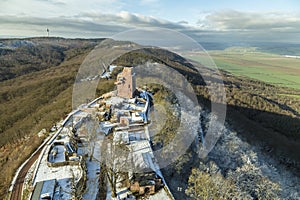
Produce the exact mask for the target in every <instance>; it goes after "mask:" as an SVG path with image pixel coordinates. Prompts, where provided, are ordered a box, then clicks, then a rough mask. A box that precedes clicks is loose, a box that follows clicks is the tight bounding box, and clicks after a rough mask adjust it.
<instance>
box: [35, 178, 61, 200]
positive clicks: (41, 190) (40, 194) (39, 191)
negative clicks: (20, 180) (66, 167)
mask: <svg viewBox="0 0 300 200" xmlns="http://www.w3.org/2000/svg"><path fill="white" fill-rule="evenodd" d="M55 186H56V179H52V180H47V181H41V182H37V183H36V185H35V187H34V191H33V193H32V196H31V200H43V199H53V196H54V192H55Z"/></svg>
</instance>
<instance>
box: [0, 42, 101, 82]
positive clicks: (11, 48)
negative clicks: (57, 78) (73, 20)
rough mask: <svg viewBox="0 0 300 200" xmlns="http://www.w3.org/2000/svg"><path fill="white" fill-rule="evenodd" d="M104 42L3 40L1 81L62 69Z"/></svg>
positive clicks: (0, 43) (0, 53)
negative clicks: (64, 63) (84, 52)
mask: <svg viewBox="0 0 300 200" xmlns="http://www.w3.org/2000/svg"><path fill="white" fill-rule="evenodd" d="M100 41H101V39H94V40H84V39H72V40H71V39H64V38H29V39H2V40H0V66H1V67H0V81H4V80H8V79H12V78H16V77H18V76H21V75H25V74H28V73H32V72H36V71H41V70H43V69H47V68H50V67H54V66H58V65H59V64H61V63H62V62H64V61H65V60H69V59H71V58H72V57H73V56H75V55H76V54H80V53H82V52H83V51H84V50H86V49H89V48H92V47H94V46H95V45H96V44H98V43H99V42H100Z"/></svg>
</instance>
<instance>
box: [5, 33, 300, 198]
mask: <svg viewBox="0 0 300 200" xmlns="http://www.w3.org/2000/svg"><path fill="white" fill-rule="evenodd" d="M100 41H101V40H69V39H61V38H32V39H26V40H2V41H0V42H1V45H0V50H1V54H0V62H1V71H0V73H1V77H4V78H2V79H1V80H0V81H1V82H0V88H1V90H0V102H1V104H0V111H1V113H0V121H1V125H0V134H1V138H2V139H1V143H0V155H1V156H0V157H1V161H0V168H1V169H2V173H1V175H0V184H1V185H0V189H1V190H0V198H1V199H3V197H4V195H5V194H6V191H7V189H8V187H9V183H10V181H11V179H12V176H13V173H14V172H15V170H16V169H17V167H18V165H20V164H21V163H22V162H23V161H24V160H25V159H26V158H27V157H28V156H29V155H30V154H31V152H32V151H33V150H34V149H35V148H36V147H37V146H38V145H39V144H40V143H41V142H42V138H38V137H37V135H36V133H37V132H39V131H40V130H41V129H43V128H46V129H47V130H48V131H49V129H50V128H51V127H52V126H53V125H54V124H55V123H56V122H57V121H59V120H60V119H61V118H62V117H64V116H65V115H66V114H67V113H69V112H70V111H71V103H72V86H73V83H74V80H75V76H76V74H77V71H78V69H79V66H80V65H81V63H82V62H83V60H84V58H85V56H86V55H87V54H88V53H89V52H90V51H91V50H92V49H93V48H94V46H95V45H97V44H98V42H100ZM147 61H152V62H158V63H161V64H164V65H167V66H169V67H172V68H173V69H175V70H177V71H178V72H180V73H182V74H183V75H184V76H186V77H187V78H188V80H189V81H190V82H191V83H192V84H193V87H194V89H195V91H196V93H197V95H198V99H199V102H200V104H201V105H203V107H204V108H205V109H204V110H205V113H208V112H209V107H210V97H209V94H208V92H207V90H206V89H205V84H204V83H203V81H202V79H201V78H199V74H197V73H196V72H195V71H194V69H193V66H192V65H191V64H189V63H188V62H187V61H186V60H185V59H184V58H182V57H180V56H178V55H176V54H173V53H170V52H167V51H165V50H159V49H143V50H137V51H133V52H131V53H128V54H125V55H124V56H122V57H120V58H119V59H117V60H115V61H114V64H116V65H123V66H127V65H130V66H131V65H137V64H142V63H145V62H147ZM2 66H3V67H2ZM202 70H203V71H202V72H201V74H202V75H203V76H210V75H211V74H212V71H211V70H210V69H208V68H203V69H202ZM115 74H116V73H115ZM115 74H114V76H115ZM222 74H223V78H224V83H225V87H226V92H227V98H228V107H227V109H228V111H227V120H226V121H227V124H228V126H229V127H230V128H231V129H232V130H234V131H236V132H237V135H238V136H239V137H240V138H242V139H243V140H244V141H246V142H249V143H250V144H251V145H258V146H260V147H261V149H262V152H264V153H266V155H268V156H270V157H272V158H274V159H276V160H278V161H279V162H280V163H281V164H282V165H284V166H286V167H287V168H288V169H289V170H291V171H292V172H295V173H297V172H298V173H299V171H297V169H298V168H299V163H300V157H299V154H298V153H297V152H299V151H300V145H299V144H300V135H299V134H300V113H299V112H300V108H299V105H300V98H298V96H299V95H300V92H299V90H297V89H293V88H286V87H281V86H273V85H271V84H267V83H264V82H262V81H259V80H255V79H250V78H246V77H240V76H236V75H234V74H231V73H229V72H227V71H222ZM113 82H114V81H113V80H101V81H100V83H99V86H98V90H97V93H98V95H100V94H103V93H105V92H108V91H110V90H112V89H113V87H114V85H113ZM160 90H163V89H162V88H160V89H156V90H155V91H156V94H155V95H160V97H161V98H166V99H167V97H164V93H163V94H159V92H157V91H160ZM203 123H205V121H203ZM170 124H172V122H170ZM165 130H166V131H165V132H162V134H161V135H160V138H159V139H160V140H162V141H164V140H165V141H166V143H167V141H168V140H170V138H172V137H173V135H172V133H171V132H168V130H169V129H168V128H167V127H166V128H165ZM186 163H188V162H185V163H184V164H186ZM190 164H195V163H190ZM189 167H191V165H190V166H189ZM186 173H187V176H189V173H190V170H186ZM187 176H186V177H187ZM185 181H187V180H185Z"/></svg>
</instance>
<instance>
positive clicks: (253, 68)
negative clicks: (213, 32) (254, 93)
mask: <svg viewBox="0 0 300 200" xmlns="http://www.w3.org/2000/svg"><path fill="white" fill-rule="evenodd" d="M208 53H209V54H210V56H211V57H212V58H213V60H214V62H215V64H216V65H217V67H218V68H219V69H223V70H225V71H228V72H230V73H232V74H235V75H239V76H247V77H250V78H253V79H258V80H261V81H264V82H267V83H270V84H273V85H280V86H285V87H290V88H295V89H299V90H300V59H297V58H286V57H284V56H281V55H276V54H268V53H262V52H257V51H256V50H255V49H253V48H251V49H242V48H230V49H226V50H224V51H210V52H208ZM189 58H191V59H193V60H196V61H200V60H201V56H198V55H196V54H191V55H189Z"/></svg>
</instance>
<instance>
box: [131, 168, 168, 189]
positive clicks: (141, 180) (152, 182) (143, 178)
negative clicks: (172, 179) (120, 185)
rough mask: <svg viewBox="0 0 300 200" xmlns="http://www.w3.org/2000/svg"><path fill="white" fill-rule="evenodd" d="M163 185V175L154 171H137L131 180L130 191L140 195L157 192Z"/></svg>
mask: <svg viewBox="0 0 300 200" xmlns="http://www.w3.org/2000/svg"><path fill="white" fill-rule="evenodd" d="M162 186H163V183H162V179H161V177H159V176H158V175H157V174H156V173H155V172H154V171H151V172H144V173H135V174H133V176H132V179H131V180H130V191H131V192H132V193H138V194H139V195H152V194H155V192H156V191H158V190H159V189H160V188H161V187H162Z"/></svg>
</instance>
